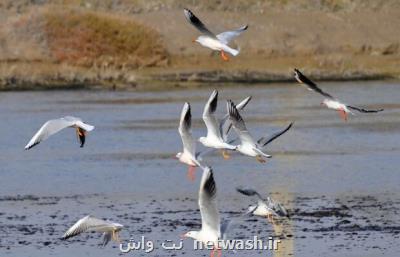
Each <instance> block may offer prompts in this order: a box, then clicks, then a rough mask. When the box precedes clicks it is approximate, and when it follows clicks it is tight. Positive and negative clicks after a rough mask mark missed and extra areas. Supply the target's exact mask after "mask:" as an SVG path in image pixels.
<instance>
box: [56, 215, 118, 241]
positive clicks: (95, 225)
mask: <svg viewBox="0 0 400 257" xmlns="http://www.w3.org/2000/svg"><path fill="white" fill-rule="evenodd" d="M107 228H110V229H111V228H113V224H112V223H111V222H109V221H105V220H101V219H98V218H95V217H93V216H90V215H88V216H85V217H83V218H82V219H80V220H78V221H77V222H76V223H75V224H74V225H73V226H72V227H70V228H69V229H68V230H67V232H65V234H64V235H63V237H62V239H68V238H70V237H73V236H76V235H79V234H81V233H84V232H86V231H89V230H90V231H92V230H94V231H98V232H101V231H103V230H105V229H107Z"/></svg>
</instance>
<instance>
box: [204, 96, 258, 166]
mask: <svg viewBox="0 0 400 257" xmlns="http://www.w3.org/2000/svg"><path fill="white" fill-rule="evenodd" d="M250 100H251V97H250V96H249V97H246V98H245V99H244V100H242V101H241V102H240V103H239V104H238V105H237V108H238V109H239V110H242V109H243V108H244V107H246V105H247V104H248V103H249V101H250ZM217 105H218V91H217V90H214V91H213V92H212V94H211V96H210V98H209V99H208V101H207V104H206V105H205V107H204V111H203V120H204V123H205V124H206V127H207V136H206V137H200V138H199V142H200V143H202V144H203V145H204V146H206V147H210V148H213V149H221V151H222V156H223V157H224V159H229V153H228V152H227V151H226V150H236V146H234V145H232V143H233V142H234V141H235V140H230V141H228V133H229V131H230V129H231V127H232V124H231V121H230V120H229V119H228V118H229V117H228V116H226V115H225V116H224V117H223V118H222V120H221V121H220V122H218V120H217V118H216V116H215V111H216V109H217ZM202 154H203V153H202Z"/></svg>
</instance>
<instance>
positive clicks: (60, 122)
mask: <svg viewBox="0 0 400 257" xmlns="http://www.w3.org/2000/svg"><path fill="white" fill-rule="evenodd" d="M75 123H76V121H74V120H70V119H65V118H61V119H54V120H49V121H47V122H46V123H45V124H43V126H42V127H41V128H40V129H39V130H38V132H36V134H35V135H34V136H33V137H32V139H31V140H30V141H29V143H28V144H27V145H26V146H25V150H28V149H30V148H32V147H34V146H35V145H37V144H39V143H40V142H42V141H44V140H46V139H47V138H49V137H50V136H51V135H54V134H56V133H57V132H59V131H61V130H63V129H65V128H67V127H70V126H73V125H75Z"/></svg>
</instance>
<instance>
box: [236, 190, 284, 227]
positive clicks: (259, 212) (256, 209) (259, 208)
mask: <svg viewBox="0 0 400 257" xmlns="http://www.w3.org/2000/svg"><path fill="white" fill-rule="evenodd" d="M236 190H237V191H238V192H239V193H241V194H243V195H246V196H256V197H257V204H256V205H251V206H249V208H248V211H247V213H251V214H253V215H256V216H261V217H266V218H268V221H270V222H273V217H278V218H285V217H286V218H289V217H290V216H289V213H288V211H287V210H286V209H285V207H283V205H282V204H280V203H279V202H277V201H275V200H273V199H272V198H271V197H267V200H266V201H264V199H263V198H262V197H261V195H260V194H259V193H258V192H257V191H255V190H253V189H241V188H236Z"/></svg>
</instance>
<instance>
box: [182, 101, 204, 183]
mask: <svg viewBox="0 0 400 257" xmlns="http://www.w3.org/2000/svg"><path fill="white" fill-rule="evenodd" d="M178 131H179V134H180V136H181V139H182V144H183V152H179V153H177V154H176V158H177V159H178V160H179V161H180V162H182V163H184V164H187V165H188V166H189V169H188V178H189V180H191V181H193V180H194V179H195V177H194V172H195V170H196V167H198V166H201V165H200V163H199V160H198V157H199V153H197V154H196V141H195V140H194V138H193V135H192V114H191V111H190V104H189V103H187V102H186V103H185V104H184V105H183V108H182V113H181V119H180V122H179V128H178Z"/></svg>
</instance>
